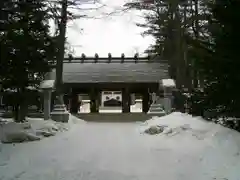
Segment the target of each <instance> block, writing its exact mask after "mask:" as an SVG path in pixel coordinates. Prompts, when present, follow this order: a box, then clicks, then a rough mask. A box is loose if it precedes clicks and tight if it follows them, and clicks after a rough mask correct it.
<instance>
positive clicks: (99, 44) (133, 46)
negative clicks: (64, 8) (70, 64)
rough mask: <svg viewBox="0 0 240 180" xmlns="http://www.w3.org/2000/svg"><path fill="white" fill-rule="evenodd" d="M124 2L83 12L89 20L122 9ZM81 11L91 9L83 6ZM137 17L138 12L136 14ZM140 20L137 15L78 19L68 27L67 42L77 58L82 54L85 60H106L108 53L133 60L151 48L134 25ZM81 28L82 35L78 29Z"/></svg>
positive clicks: (113, 0) (108, 1)
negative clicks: (95, 58)
mask: <svg viewBox="0 0 240 180" xmlns="http://www.w3.org/2000/svg"><path fill="white" fill-rule="evenodd" d="M102 1H103V0H102ZM123 3H124V0H104V4H106V5H107V7H106V8H102V9H100V10H97V11H96V10H94V11H89V10H88V11H84V12H83V14H84V13H85V14H88V15H90V16H91V17H99V15H101V12H106V11H113V10H114V9H116V8H117V7H119V6H121V5H122V4H123ZM83 7H84V8H86V7H90V6H89V5H84V6H83ZM138 14H139V12H138ZM140 21H141V18H140V17H139V16H137V12H133V11H132V12H127V13H124V14H123V13H121V14H119V15H118V16H111V17H105V18H101V19H92V18H91V19H81V20H75V21H74V22H70V23H69V24H68V30H67V38H68V42H69V43H70V44H71V45H72V46H73V47H74V52H75V55H76V56H80V55H81V54H82V53H84V54H86V56H94V54H95V53H98V54H99V56H105V57H106V56H107V54H108V53H109V52H110V53H111V54H112V55H113V56H120V55H121V53H125V55H126V56H133V55H134V54H135V53H136V52H139V53H140V55H141V53H142V52H143V51H144V50H145V49H146V48H147V47H148V46H149V45H150V44H151V42H152V38H150V37H144V38H143V37H142V36H141V35H140V33H141V32H142V31H143V29H141V28H139V27H137V26H136V25H135V23H136V22H140ZM81 28H83V31H80V29H81Z"/></svg>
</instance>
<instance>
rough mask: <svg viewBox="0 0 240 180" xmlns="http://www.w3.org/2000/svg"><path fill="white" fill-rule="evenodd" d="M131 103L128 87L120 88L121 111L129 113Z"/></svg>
mask: <svg viewBox="0 0 240 180" xmlns="http://www.w3.org/2000/svg"><path fill="white" fill-rule="evenodd" d="M130 105H131V96H130V92H129V89H128V88H124V89H123V90H122V112H123V113H129V112H130Z"/></svg>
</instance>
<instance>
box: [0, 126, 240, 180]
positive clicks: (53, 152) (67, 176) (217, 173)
mask: <svg viewBox="0 0 240 180" xmlns="http://www.w3.org/2000/svg"><path fill="white" fill-rule="evenodd" d="M139 127H140V125H139V123H94V122H92V123H86V122H80V123H78V124H76V125H74V127H73V128H72V129H71V130H69V131H68V132H64V133H60V134H58V135H57V136H54V137H50V138H46V139H43V140H41V141H37V142H29V143H23V144H15V145H11V144H4V145H0V148H1V149H0V180H147V179H149V180H193V179H194V180H213V179H217V180H238V179H240V175H239V176H238V175H237V174H236V173H237V172H238V170H239V156H238V157H233V156H230V155H229V156H228V154H227V153H225V154H224V153H223V151H219V152H217V149H215V148H214V147H212V146H211V138H208V139H207V140H197V139H196V138H194V137H188V136H187V135H186V136H179V137H177V136H176V137H174V138H168V139H167V138H166V137H161V136H151V135H146V134H141V133H140V130H139ZM200 141H201V143H198V142H200ZM229 148H231V147H229ZM236 156H237V155H236ZM229 165H231V166H229ZM224 178H225V179H224Z"/></svg>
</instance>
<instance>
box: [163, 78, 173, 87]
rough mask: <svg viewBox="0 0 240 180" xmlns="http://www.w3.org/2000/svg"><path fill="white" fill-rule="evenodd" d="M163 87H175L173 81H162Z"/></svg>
mask: <svg viewBox="0 0 240 180" xmlns="http://www.w3.org/2000/svg"><path fill="white" fill-rule="evenodd" d="M162 85H163V87H175V86H176V84H175V81H174V80H173V79H162Z"/></svg>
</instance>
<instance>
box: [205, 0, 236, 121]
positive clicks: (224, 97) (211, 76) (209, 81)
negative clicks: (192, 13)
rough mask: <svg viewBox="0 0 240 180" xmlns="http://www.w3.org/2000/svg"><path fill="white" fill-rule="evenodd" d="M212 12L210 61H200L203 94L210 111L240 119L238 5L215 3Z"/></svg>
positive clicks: (234, 2)
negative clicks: (215, 110) (202, 74)
mask: <svg viewBox="0 0 240 180" xmlns="http://www.w3.org/2000/svg"><path fill="white" fill-rule="evenodd" d="M210 7H211V11H212V13H213V20H212V23H211V26H210V27H211V34H212V38H213V39H214V44H213V46H212V49H213V50H214V51H213V53H212V54H211V55H212V56H210V58H209V59H206V60H205V61H204V62H203V64H202V65H203V67H204V74H205V77H206V85H205V91H206V92H208V93H209V94H208V96H207V99H208V101H209V102H211V105H212V107H211V108H212V109H219V108H220V110H221V111H220V112H221V113H224V114H228V115H231V116H239V115H240V114H239V112H238V111H239V107H240V95H239V87H238V83H239V82H240V75H239V69H238V67H240V61H239V56H240V55H239V48H238V46H237V44H238V42H239V40H240V34H239V32H238V27H237V26H238V24H237V23H236V22H237V21H238V20H239V19H240V12H239V10H238V9H239V8H240V2H239V1H238V0H228V1H220V0H216V1H215V3H214V4H211V5H210Z"/></svg>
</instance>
